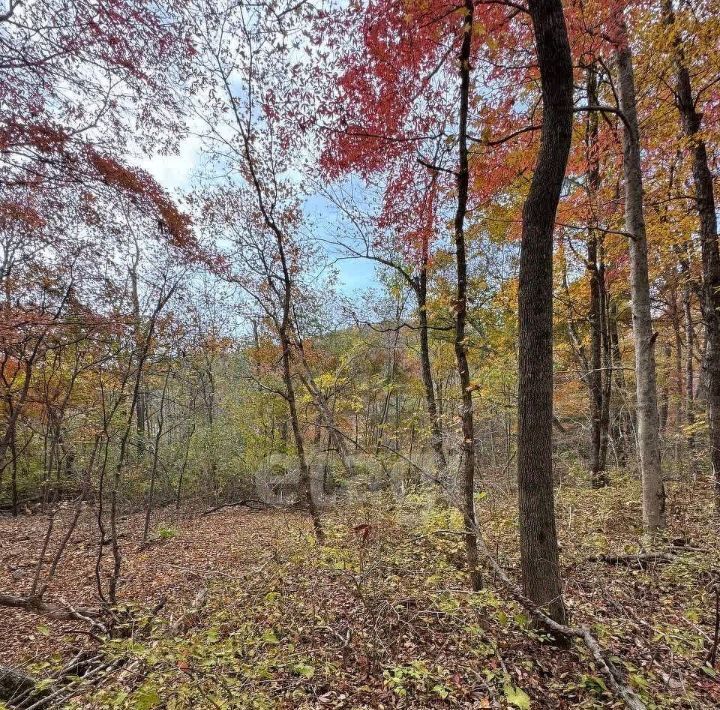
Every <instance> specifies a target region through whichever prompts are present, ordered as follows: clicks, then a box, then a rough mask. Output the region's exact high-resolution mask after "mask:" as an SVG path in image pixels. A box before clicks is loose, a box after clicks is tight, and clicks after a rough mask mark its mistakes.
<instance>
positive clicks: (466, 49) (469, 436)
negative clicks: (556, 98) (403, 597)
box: [455, 0, 482, 590]
mask: <svg viewBox="0 0 720 710" xmlns="http://www.w3.org/2000/svg"><path fill="white" fill-rule="evenodd" d="M464 7H465V14H464V17H463V20H462V30H463V39H462V45H461V47H460V55H459V57H458V58H459V61H460V119H459V128H458V141H459V151H460V158H459V166H458V167H459V169H458V173H457V190H458V197H457V209H456V211H455V264H456V269H457V291H456V300H455V359H456V361H457V370H458V376H459V379H460V395H461V398H462V409H461V418H462V461H461V464H460V466H461V481H462V510H463V522H464V526H465V531H466V533H465V554H466V557H467V563H468V571H469V574H470V584H471V586H472V588H473V589H474V590H479V589H481V588H482V575H481V572H480V563H479V560H478V549H477V537H476V533H475V525H476V520H475V426H474V421H473V402H472V388H471V385H470V368H469V365H468V359H467V343H466V341H465V321H466V319H467V254H466V250H465V215H466V214H467V203H468V188H469V182H470V167H469V162H468V139H467V124H468V111H469V104H470V53H471V49H472V33H473V19H474V16H475V3H474V1H473V0H465V3H464Z"/></svg>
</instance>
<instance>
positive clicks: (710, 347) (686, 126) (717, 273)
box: [663, 0, 720, 510]
mask: <svg viewBox="0 0 720 710" xmlns="http://www.w3.org/2000/svg"><path fill="white" fill-rule="evenodd" d="M663 11H664V12H663V14H664V18H665V22H666V24H667V26H668V27H670V28H673V26H674V25H675V14H674V12H673V7H672V2H671V0H663ZM673 47H674V50H675V56H674V60H675V71H676V101H677V107H678V111H679V112H680V118H681V121H682V127H683V132H684V133H685V136H686V137H687V138H688V150H689V153H690V157H691V160H692V175H693V184H694V187H695V209H696V210H697V214H698V219H699V222H700V251H701V257H702V273H703V279H702V316H703V322H704V324H705V333H706V337H707V346H706V351H705V365H706V369H707V390H708V391H707V406H708V419H709V425H710V427H709V428H710V462H711V464H712V470H713V476H714V480H715V505H716V508H717V509H718V510H720V249H719V248H718V226H717V214H716V211H715V195H714V192H713V176H712V173H711V172H710V167H709V165H708V155H707V148H706V146H705V141H704V140H703V139H702V137H701V136H700V135H698V134H699V133H700V128H701V123H702V114H700V113H699V112H698V111H697V109H696V107H695V100H694V98H693V93H692V85H691V83H690V73H689V71H688V68H687V65H686V63H685V56H684V53H683V48H682V41H681V38H680V35H679V34H676V35H675V37H674V39H673Z"/></svg>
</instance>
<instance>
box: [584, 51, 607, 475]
mask: <svg viewBox="0 0 720 710" xmlns="http://www.w3.org/2000/svg"><path fill="white" fill-rule="evenodd" d="M586 93H587V102H588V105H589V106H597V105H598V103H599V101H598V95H597V70H596V67H595V66H594V65H591V66H589V67H588V68H587V81H586ZM597 139H598V114H597V112H595V111H592V112H589V113H588V118H587V125H586V134H585V150H586V154H587V161H588V172H587V187H588V192H589V196H590V201H591V203H592V204H593V206H594V205H595V202H596V199H597V193H598V190H599V188H600V163H599V159H598V146H597ZM596 226H597V225H595V224H591V225H590V227H589V229H588V243H587V267H588V270H589V272H590V309H589V320H590V363H589V364H590V372H589V377H588V388H589V390H590V420H591V421H590V424H591V428H590V476H591V481H592V485H593V487H594V488H602V487H603V486H606V485H608V483H609V482H610V481H609V479H608V475H607V472H606V470H605V464H606V459H607V439H608V424H609V422H608V419H609V416H606V412H607V411H608V410H607V408H606V406H605V404H606V395H607V394H608V393H607V388H606V387H605V383H606V382H607V381H612V379H611V376H610V372H608V371H607V370H606V369H604V368H603V348H604V345H605V342H604V341H605V339H606V338H605V337H604V335H605V331H606V329H605V327H604V325H605V322H604V321H605V308H604V305H605V304H604V302H605V293H604V292H605V267H604V265H603V263H602V260H601V259H600V258H599V256H600V253H601V251H602V250H601V249H599V248H598V247H599V241H600V238H599V236H598V232H597V229H596V228H595V227H596Z"/></svg>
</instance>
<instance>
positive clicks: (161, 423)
mask: <svg viewBox="0 0 720 710" xmlns="http://www.w3.org/2000/svg"><path fill="white" fill-rule="evenodd" d="M169 380H170V368H168V371H167V373H166V374H165V381H164V382H163V389H162V395H161V396H160V411H159V412H158V421H157V431H156V432H155V446H154V448H153V457H152V468H151V470H150V490H149V491H148V497H147V504H146V506H145V526H144V528H143V542H147V539H148V534H149V533H150V518H151V516H152V509H153V503H154V499H155V480H156V478H157V468H158V461H159V459H160V439H161V438H162V434H163V429H164V428H165V397H166V395H167V388H168V382H169Z"/></svg>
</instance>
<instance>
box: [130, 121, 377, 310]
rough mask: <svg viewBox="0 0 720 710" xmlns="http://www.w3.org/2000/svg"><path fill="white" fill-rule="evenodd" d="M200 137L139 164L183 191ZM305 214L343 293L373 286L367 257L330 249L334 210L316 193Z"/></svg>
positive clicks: (338, 226) (335, 228) (335, 229)
mask: <svg viewBox="0 0 720 710" xmlns="http://www.w3.org/2000/svg"><path fill="white" fill-rule="evenodd" d="M201 150H202V146H201V140H200V138H199V137H197V136H195V135H192V134H191V135H188V136H187V137H186V138H185V139H184V140H183V141H182V142H181V143H180V145H179V147H178V151H177V153H176V154H173V155H166V156H163V155H156V156H153V157H151V158H146V159H144V160H143V161H141V166H142V167H143V168H144V169H145V170H147V171H148V172H150V173H151V174H152V175H153V177H154V178H155V179H156V180H157V181H158V182H159V183H160V184H161V185H162V186H163V187H164V188H165V189H166V190H168V191H169V192H170V193H171V194H173V195H176V196H177V195H179V194H181V193H182V192H183V191H184V190H187V189H188V188H189V187H190V185H191V181H192V177H193V174H194V172H195V169H196V167H197V166H198V165H199V162H200V160H201ZM305 213H306V215H307V216H308V218H309V222H311V223H312V225H313V231H314V235H315V236H316V237H318V238H319V239H320V240H321V241H322V242H325V243H326V244H325V246H324V248H325V250H326V253H327V255H328V258H329V260H330V261H331V263H332V264H333V265H334V268H335V269H336V271H337V273H338V287H339V289H340V291H341V292H342V293H344V294H345V295H347V296H352V295H353V294H357V292H359V291H364V290H365V289H367V288H370V287H373V286H377V285H378V281H377V278H376V273H375V269H376V265H375V264H374V263H373V262H372V261H370V260H368V259H339V258H338V257H340V256H341V252H340V250H338V249H337V248H333V247H332V245H331V244H329V243H328V242H332V241H333V240H334V238H335V237H336V235H337V234H338V233H339V232H340V230H342V227H343V225H342V220H341V219H340V217H339V215H338V213H337V210H336V209H335V208H334V207H333V205H332V204H331V203H330V202H329V201H328V200H326V199H324V198H322V197H321V196H319V195H313V196H311V197H309V198H308V199H307V201H306V203H305Z"/></svg>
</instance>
